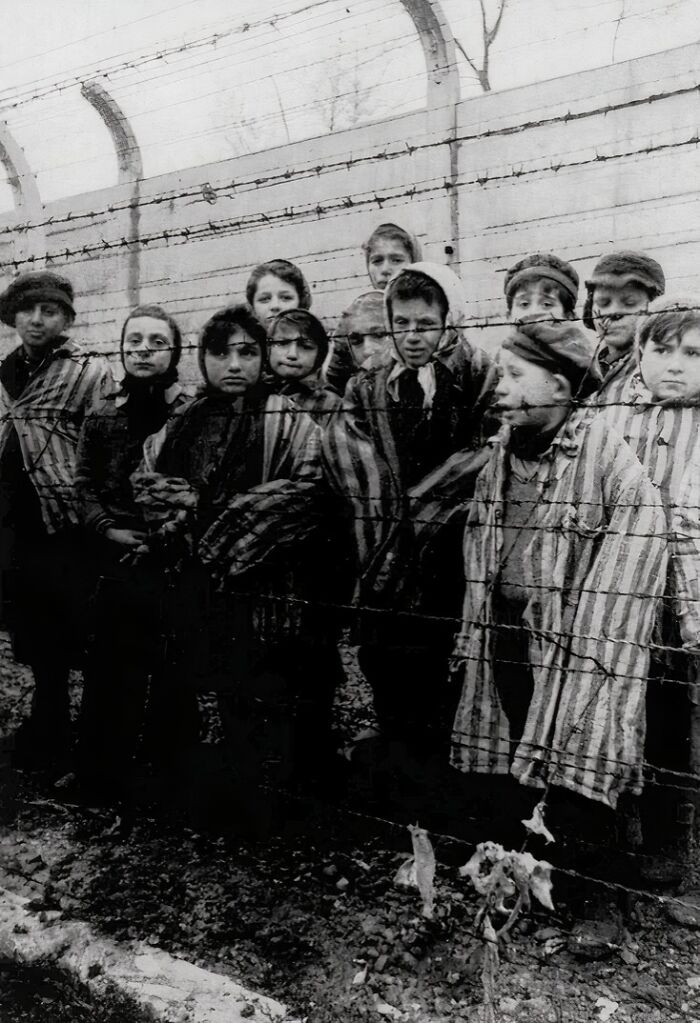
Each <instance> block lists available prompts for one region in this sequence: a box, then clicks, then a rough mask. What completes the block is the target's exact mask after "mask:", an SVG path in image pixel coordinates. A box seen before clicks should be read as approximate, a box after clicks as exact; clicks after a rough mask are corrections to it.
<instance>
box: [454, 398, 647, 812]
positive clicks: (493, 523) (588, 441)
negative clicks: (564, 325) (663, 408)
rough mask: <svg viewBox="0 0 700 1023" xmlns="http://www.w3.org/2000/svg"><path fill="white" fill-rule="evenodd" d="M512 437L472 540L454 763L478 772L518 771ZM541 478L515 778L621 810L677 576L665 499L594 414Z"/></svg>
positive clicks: (486, 485) (566, 437)
mask: <svg viewBox="0 0 700 1023" xmlns="http://www.w3.org/2000/svg"><path fill="white" fill-rule="evenodd" d="M509 437H510V431H509V429H508V428H507V427H505V428H503V429H502V430H501V432H500V433H499V434H498V436H497V437H496V438H494V439H493V441H492V447H493V453H492V455H491V458H490V460H489V462H488V463H487V465H486V466H485V467H484V469H483V470H482V472H481V474H480V476H479V478H478V480H477V484H476V492H475V496H474V499H473V502H472V507H471V510H470V513H469V516H468V519H467V527H466V530H465V536H464V563H465V574H466V580H467V586H466V596H465V601H464V609H463V621H462V628H461V631H460V633H459V634H458V636H457V638H456V647H455V651H454V667H453V670H454V671H458V672H460V673H461V674H462V694H461V698H460V701H459V705H458V709H457V714H456V716H455V722H454V729H453V735H452V754H451V760H452V763H453V765H454V766H455V767H457V768H458V769H460V770H462V771H467V772H469V771H475V772H482V773H496V774H506V773H507V772H508V771H509V754H510V752H511V750H510V734H509V725H508V720H507V718H506V716H505V714H504V712H503V710H502V708H501V706H500V703H499V700H498V695H497V691H496V687H495V682H494V672H493V663H492V657H493V651H494V646H495V631H494V608H493V588H494V586H495V585H496V583H497V580H498V574H499V570H500V562H501V558H502V556H503V528H502V521H503V513H504V504H503V502H504V493H505V487H506V480H507V466H508V459H509V450H508V444H509ZM535 480H536V481H537V484H538V487H539V488H540V492H541V495H542V496H541V499H540V500H539V501H538V503H537V505H536V506H535V508H534V509H533V512H532V515H533V523H532V525H533V537H532V539H531V541H530V542H529V544H528V546H527V547H526V548H525V551H524V554H523V561H524V570H525V580H524V582H525V585H526V587H527V589H528V590H529V591H530V593H531V596H530V599H529V602H528V604H527V607H526V609H525V611H524V614H523V622H524V624H525V626H526V628H527V630H528V632H529V658H530V665H531V669H532V677H533V696H532V700H531V702H530V706H529V709H528V712H527V718H526V721H525V727H524V731H523V735H522V738H521V740H520V742H519V743H518V745H517V747H516V749H515V752H514V758H513V763H512V767H511V768H510V770H511V771H512V774H513V775H514V776H515V777H516V778H517V779H518V780H519V781H520V782H521V783H523V784H528V785H533V786H536V787H544V785H545V784H546V783H547V782H552V783H553V784H555V785H559V786H562V787H564V788H567V789H569V790H573V791H574V792H578V793H580V794H582V795H583V796H586V797H588V798H590V799H594V800H598V801H600V802H602V803H605V804H607V805H609V806H611V807H613V808H614V807H615V806H616V804H617V800H618V797H619V795H620V793H621V792H623V791H625V790H629V791H631V792H632V793H638V792H639V791H641V786H642V765H643V755H644V734H645V713H644V706H645V704H644V700H645V685H646V681H645V680H646V677H647V673H648V666H649V650H648V644H649V641H650V639H651V635H652V629H653V625H654V620H655V613H656V608H657V603H658V599H659V597H660V595H661V594H662V592H663V588H664V581H665V572H666V542H665V537H664V533H665V523H664V514H663V510H662V507H661V500H660V498H659V495H658V492H657V491H656V488H655V487H654V486H653V485H652V484H651V482H650V481H649V479H648V477H647V476H646V473H645V472H644V470H643V469H642V467H641V465H640V464H639V462H638V461H637V459H636V458H635V457H634V455H633V454H632V452H631V451H630V449H629V447H628V446H627V445H626V444H625V443H624V442H623V441H622V439H621V438H620V437H619V435H617V434H615V433H614V432H613V431H611V430H610V429H608V428H607V426H606V425H605V424H604V423H603V422H602V421H601V417H600V416H596V415H595V412H594V410H591V409H584V410H580V411H578V412H576V413H575V414H573V415H572V416H571V417H570V419H569V421H568V422H567V423H566V425H565V426H564V427H562V429H561V430H560V432H559V434H558V435H557V437H556V438H555V440H554V442H553V443H552V445H551V447H550V448H549V450H548V452H547V453H546V454H545V455H544V456H543V457H542V459H541V460H540V465H539V468H538V470H537V475H536V477H535Z"/></svg>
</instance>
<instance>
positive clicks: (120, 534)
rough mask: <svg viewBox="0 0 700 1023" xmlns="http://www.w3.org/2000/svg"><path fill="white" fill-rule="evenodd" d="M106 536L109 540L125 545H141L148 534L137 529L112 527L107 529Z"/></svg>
mask: <svg viewBox="0 0 700 1023" xmlns="http://www.w3.org/2000/svg"><path fill="white" fill-rule="evenodd" d="M105 536H106V537H107V539H108V540H111V541H112V542H113V543H118V544H121V545H122V546H123V547H140V546H141V545H142V544H143V543H144V541H145V539H146V534H145V533H141V532H139V531H138V530H136V529H115V528H112V527H110V528H109V529H106V530H105Z"/></svg>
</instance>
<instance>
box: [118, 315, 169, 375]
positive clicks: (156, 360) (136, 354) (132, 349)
mask: <svg viewBox="0 0 700 1023" xmlns="http://www.w3.org/2000/svg"><path fill="white" fill-rule="evenodd" d="M173 345H174V338H173V332H172V328H171V327H170V324H168V323H166V322H165V320H159V319H156V317H154V316H134V317H133V319H131V320H129V321H128V322H127V324H126V331H125V333H124V342H123V352H124V369H125V370H126V372H127V373H129V374H130V375H131V376H133V377H138V378H139V379H141V380H148V379H150V378H151V377H158V376H161V375H162V374H163V373H165V372H166V370H167V369H168V368H169V366H170V362H171V360H172V357H173Z"/></svg>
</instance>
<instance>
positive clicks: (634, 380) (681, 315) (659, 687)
mask: <svg viewBox="0 0 700 1023" xmlns="http://www.w3.org/2000/svg"><path fill="white" fill-rule="evenodd" d="M636 344H637V350H636V352H635V354H634V359H635V365H636V367H637V368H636V371H635V372H634V373H633V374H632V376H631V377H630V378H629V379H630V387H629V389H628V392H627V395H628V398H629V402H628V403H627V404H626V405H625V406H624V407H622V408H618V409H608V410H606V411H605V412H604V413H602V417H601V418H602V419H603V421H604V422H605V423H607V424H608V425H610V426H612V427H613V428H615V429H617V430H618V431H619V432H620V433H621V434H622V436H623V437H624V438H625V440H626V441H627V443H628V444H629V445H630V447H631V448H632V450H633V451H634V452H635V453H636V454H637V457H638V458H639V460H640V462H641V463H642V465H643V466H644V468H645V469H646V471H647V473H648V475H649V478H650V479H651V480H652V481H653V483H654V484H655V485H656V486H657V487H658V489H659V491H660V494H661V498H662V501H663V505H664V509H665V512H666V529H667V531H668V532H669V535H670V540H671V544H672V547H671V554H672V557H671V559H670V562H669V572H668V578H667V582H666V590H665V594H664V600H663V605H662V611H661V614H660V616H659V622H658V629H657V635H656V636H655V643H654V646H653V648H652V660H651V673H650V681H649V685H648V687H647V737H646V772H647V782H648V784H647V788H646V792H645V798H644V800H643V802H642V811H643V817H644V829H643V831H644V839H645V848H646V850H647V851H648V852H649V853H656V854H657V855H655V856H653V857H652V859H651V860H650V862H649V863H648V864H647V875H648V878H649V880H656V881H659V882H661V881H663V880H670V879H671V878H672V877H674V876H675V877H676V879H677V876H678V874H679V870H680V869H681V863H680V860H679V858H678V857H679V854H680V853H681V852H682V848H683V844H684V842H686V841H687V839H688V837H689V836H688V834H687V831H684V829H683V827H682V822H683V820H684V819H686V818H687V809H686V808H685V806H684V804H688V802H689V796H688V793H687V791H685V792H684V791H683V786H686V788H687V781H686V780H685V779H684V778H683V775H684V774H685V773H686V772H688V771H689V770H691V746H692V741H693V740H692V735H691V731H690V722H691V711H692V703H691V700H692V698H693V693H694V688H693V685H692V684H694V682H695V675H694V672H695V667H694V665H695V660H694V658H692V659H690V660H689V658H688V655H687V653H686V652H685V651H684V650H683V649H682V646H683V644H684V642H685V643H689V644H690V646H691V647H693V648H697V646H698V645H699V644H698V639H699V638H700V636H696V635H695V630H694V627H693V622H694V621H696V620H697V615H698V611H697V607H696V601H695V599H694V598H693V595H692V594H693V587H692V586H688V585H687V581H686V580H687V579H688V578H690V579H692V578H694V577H695V575H696V569H695V564H696V563H697V561H698V553H697V551H696V550H695V549H694V548H693V547H692V546H691V547H688V546H684V545H683V544H682V542H681V543H680V544H679V543H678V541H677V540H676V537H675V532H676V530H675V523H676V522H677V520H678V517H679V516H680V517H681V519H683V518H684V517H685V518H686V519H688V518H689V519H691V520H692V519H693V517H695V516H697V503H698V502H697V500H696V501H695V505H696V507H695V508H693V507H692V500H693V498H692V497H690V494H689V493H688V492H686V495H685V496H683V490H684V483H686V481H688V480H689V477H690V476H691V475H692V473H693V472H695V471H696V470H697V467H698V462H699V461H700V312H698V310H697V301H696V300H693V299H692V298H690V297H688V298H663V299H657V300H655V301H654V302H652V303H651V304H650V305H649V308H648V310H647V312H646V313H642V314H641V315H640V316H639V319H638V323H637V331H636ZM686 490H687V486H686ZM689 499H690V500H691V506H689V505H688V501H689ZM684 593H685V594H686V596H685V598H683V597H682V594H684ZM695 597H700V593H697V594H695ZM695 741H696V742H697V739H696V740H695ZM695 770H697V765H696V768H695ZM673 771H676V772H679V774H678V775H674V774H673V773H672V772H673Z"/></svg>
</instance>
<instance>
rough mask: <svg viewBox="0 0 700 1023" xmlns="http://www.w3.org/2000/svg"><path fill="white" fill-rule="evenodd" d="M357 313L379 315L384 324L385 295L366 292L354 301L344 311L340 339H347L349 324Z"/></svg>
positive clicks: (339, 331) (379, 292)
mask: <svg viewBox="0 0 700 1023" xmlns="http://www.w3.org/2000/svg"><path fill="white" fill-rule="evenodd" d="M357 313H369V315H370V316H373V315H375V314H376V315H377V316H378V317H379V318H380V319H381V321H382V322H384V295H383V293H382V292H381V291H366V292H365V293H364V294H362V295H358V296H357V298H355V299H353V301H352V302H351V303H350V305H349V306H348V307H347V309H344V310H343V312H342V314H341V317H340V324H339V328H338V336H339V337H347V335H348V324H349V323H350V321H351V320H352V318H353V316H355V315H357Z"/></svg>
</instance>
